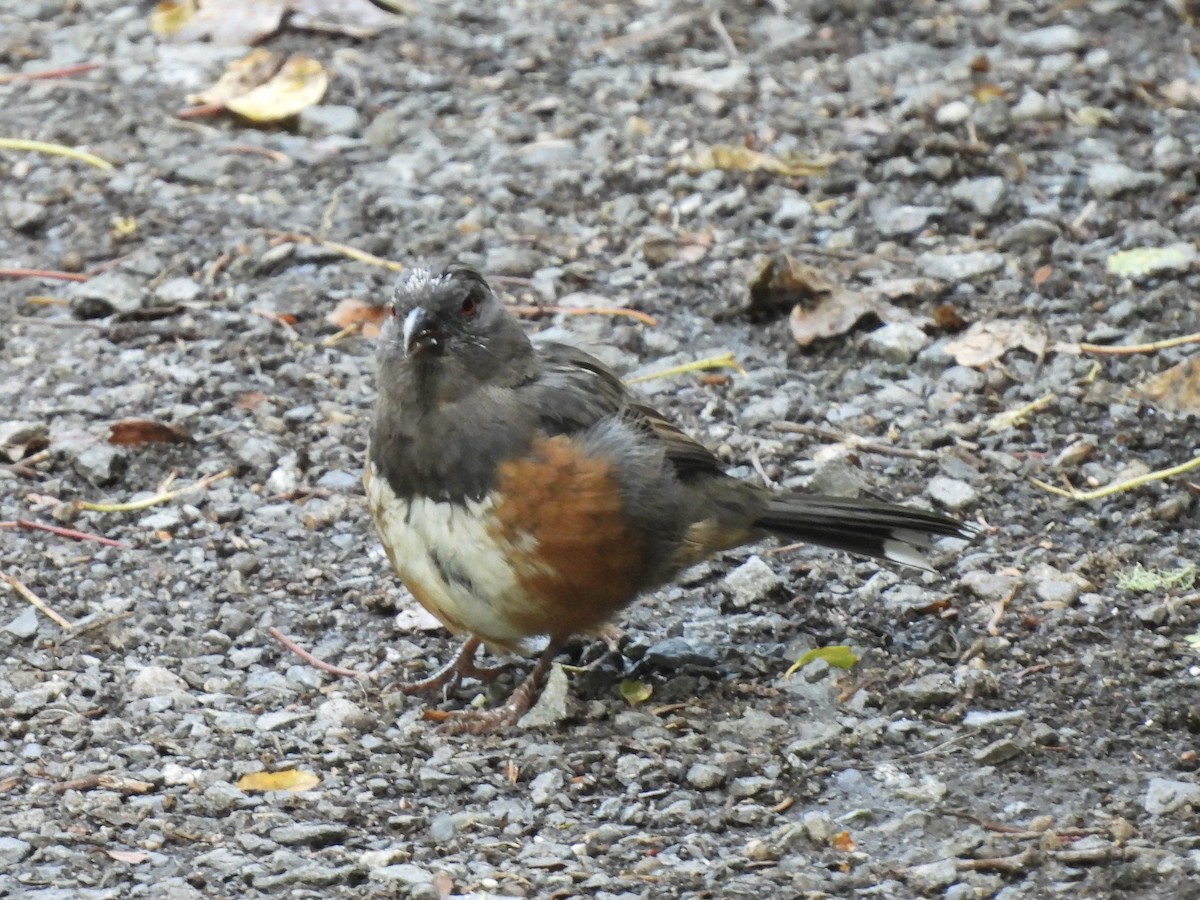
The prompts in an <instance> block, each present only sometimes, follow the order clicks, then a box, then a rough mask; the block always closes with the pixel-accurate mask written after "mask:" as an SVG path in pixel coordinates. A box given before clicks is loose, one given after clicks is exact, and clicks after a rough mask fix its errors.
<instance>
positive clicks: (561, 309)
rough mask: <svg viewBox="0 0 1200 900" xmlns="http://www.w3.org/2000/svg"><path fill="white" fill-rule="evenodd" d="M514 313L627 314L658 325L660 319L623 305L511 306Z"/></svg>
mask: <svg viewBox="0 0 1200 900" xmlns="http://www.w3.org/2000/svg"><path fill="white" fill-rule="evenodd" d="M509 309H510V310H512V313H513V315H516V316H521V317H523V318H527V319H531V318H536V317H538V316H540V315H545V314H554V313H563V314H564V315H568V316H627V317H628V318H630V319H637V320H638V321H639V322H641V323H642V324H643V325H657V324H658V319H656V318H654V316H652V315H650V314H648V313H644V312H642V311H641V310H637V309H625V308H624V307H621V306H611V307H609V306H541V305H538V306H519V305H518V306H510V307H509Z"/></svg>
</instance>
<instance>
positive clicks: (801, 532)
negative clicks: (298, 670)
mask: <svg viewBox="0 0 1200 900" xmlns="http://www.w3.org/2000/svg"><path fill="white" fill-rule="evenodd" d="M390 313H391V316H390V318H389V320H388V321H387V323H386V325H385V326H384V328H383V333H382V334H381V335H380V348H379V399H378V405H377V407H376V411H375V421H374V426H373V428H372V431H371V447H370V460H369V462H368V464H367V467H366V475H365V481H366V490H367V498H368V503H369V506H370V510H371V515H372V516H373V517H374V520H375V524H376V526H377V527H378V530H379V535H380V538H381V539H382V541H383V546H384V549H385V550H386V551H387V555H388V558H389V559H390V560H391V563H392V566H393V567H394V568H395V570H396V572H397V574H398V575H399V576H400V580H401V581H403V582H404V584H405V586H406V587H407V588H408V589H409V590H410V591H411V592H412V595H413V596H414V597H416V598H417V601H418V602H420V604H421V605H422V606H424V607H425V608H426V609H427V610H429V611H430V612H431V613H433V615H434V616H436V617H437V618H438V619H439V620H440V621H441V622H442V624H444V625H445V626H446V627H447V628H448V629H450V630H451V631H452V632H455V633H457V634H463V635H466V636H467V637H466V642H465V643H464V644H463V646H462V649H461V650H460V651H459V652H458V653H457V654H456V656H455V657H454V659H453V660H451V662H450V663H449V664H447V665H446V666H445V667H444V668H443V669H441V670H440V671H439V672H437V673H435V674H434V675H433V676H431V677H430V678H427V679H425V680H424V681H419V682H411V683H406V684H403V685H401V686H400V689H401V690H404V691H406V692H410V693H415V692H418V691H423V690H429V689H432V688H435V687H439V686H442V685H445V684H448V683H455V682H457V680H458V679H459V678H461V677H462V676H471V677H476V678H481V679H483V678H487V677H489V676H491V675H493V674H494V673H495V672H496V671H497V670H495V669H485V668H480V667H477V666H476V665H475V663H474V657H475V652H476V650H477V649H478V647H479V645H480V643H485V644H487V645H489V646H490V647H493V648H500V649H504V650H520V649H521V648H522V647H523V646H524V645H525V642H526V639H528V638H531V637H534V636H540V635H545V636H546V637H548V638H549V645H548V646H547V648H546V650H545V652H544V653H542V655H541V657H540V658H539V660H538V662H537V664H536V665H535V666H534V668H533V670H532V672H531V673H530V675H529V676H528V678H527V679H526V680H525V682H524V683H523V684H522V685H521V686H520V687H518V688H517V689H516V691H514V692H513V694H512V696H511V697H510V699H509V700H508V702H507V703H506V704H505V705H504V706H502V707H500V708H497V709H494V710H488V711H482V712H472V713H457V714H453V715H452V716H451V718H450V719H448V720H447V722H446V725H445V726H444V727H445V728H446V730H449V731H456V732H472V733H484V732H487V731H491V730H494V729H497V728H502V727H504V726H507V725H510V724H512V723H514V722H516V721H517V720H518V719H519V718H520V717H521V716H522V715H523V714H524V713H525V712H526V711H527V710H528V709H529V707H530V705H531V704H532V702H533V700H534V699H535V698H536V697H537V695H538V693H539V691H540V690H541V687H542V685H543V683H544V681H545V676H546V675H547V673H548V672H549V669H550V665H551V661H552V660H553V658H554V656H555V654H556V653H557V652H558V651H559V649H560V648H561V647H562V646H563V644H564V642H566V641H567V640H568V639H569V638H571V637H573V636H575V635H580V634H588V633H594V632H595V631H596V630H597V629H600V628H602V627H603V626H604V625H605V624H606V623H608V622H609V620H610V619H611V617H612V616H613V615H614V614H615V613H617V612H618V611H619V610H620V609H621V608H623V607H624V606H625V605H627V604H628V603H630V602H631V601H632V600H633V599H634V598H635V597H637V596H638V594H640V593H642V592H644V591H647V590H650V589H652V588H654V587H657V586H659V585H661V584H663V583H665V582H667V581H669V580H671V579H672V578H673V577H675V576H676V575H677V574H679V573H680V572H681V571H682V570H684V569H686V568H687V567H688V566H691V565H692V564H694V563H696V562H698V561H700V560H702V559H704V558H705V557H707V556H709V555H711V554H713V553H716V552H718V551H720V550H726V549H729V548H731V547H737V546H739V545H741V544H745V543H747V542H750V541H754V540H757V539H758V538H760V537H762V536H764V535H777V536H779V537H782V538H784V539H785V540H789V541H805V542H808V543H812V544H821V545H823V546H826V547H832V548H835V549H837V550H847V551H850V552H852V553H858V554H863V555H865V556H874V557H878V558H881V559H890V560H895V561H897V562H901V563H906V564H908V565H914V566H921V567H928V564H927V563H926V561H925V558H924V556H923V554H922V552H921V551H922V549H923V548H924V547H927V546H928V545H929V543H930V539H931V538H932V537H935V536H939V535H947V536H951V537H958V538H969V537H971V535H972V529H971V528H970V527H969V526H964V525H963V524H960V523H959V522H955V521H953V520H952V519H949V518H947V517H945V516H943V515H940V514H939V513H935V512H928V511H926V510H921V509H913V508H910V507H906V506H895V505H890V504H885V503H877V502H873V501H870V500H857V499H843V498H838V497H820V496H805V495H800V494H773V493H771V492H770V491H767V490H765V489H764V488H761V487H758V486H757V485H753V484H750V483H747V482H745V481H741V480H739V479H736V478H733V477H731V476H729V475H727V474H725V472H724V471H723V470H722V466H721V463H720V461H719V460H718V459H717V458H716V457H715V456H713V454H712V453H710V452H709V451H708V450H707V449H705V448H704V447H703V446H701V445H700V444H699V443H697V442H696V441H694V440H693V439H692V438H690V437H688V436H687V435H686V434H684V433H683V432H682V431H680V430H679V429H678V428H676V427H675V426H674V425H672V424H671V423H670V422H669V421H667V420H666V419H665V418H664V417H663V416H662V415H661V414H659V413H658V412H656V411H655V410H653V409H651V408H650V407H649V406H646V405H645V404H644V403H642V402H641V401H640V400H639V399H638V398H637V397H635V396H633V395H631V394H630V393H629V391H628V390H627V389H626V388H625V385H624V384H622V383H621V380H620V379H619V378H618V377H617V376H616V375H614V374H613V373H612V372H611V371H610V370H609V369H608V368H606V367H605V366H604V365H603V364H602V363H601V362H600V361H598V360H597V359H595V358H594V357H592V356H589V355H588V354H586V353H584V352H583V351H581V350H578V349H576V348H574V347H569V346H564V345H562V344H548V343H547V344H537V345H535V344H533V343H531V342H530V340H529V338H528V337H527V336H526V335H525V332H524V330H523V329H522V327H521V325H520V323H519V322H518V321H517V320H516V319H515V318H514V317H513V316H512V315H511V314H510V313H509V312H508V311H507V310H506V309H505V308H504V306H503V304H502V303H501V302H500V301H499V300H498V299H497V297H496V295H495V294H494V293H493V292H492V290H491V288H490V287H489V286H488V284H487V282H486V281H484V279H483V278H482V276H480V275H479V273H478V272H476V271H474V270H473V269H470V268H468V267H465V266H452V267H450V268H448V269H447V270H446V271H443V272H434V271H429V270H426V269H415V270H412V271H411V272H409V273H408V274H407V275H406V277H404V278H403V279H402V280H401V281H400V284H399V286H398V287H397V288H396V293H395V297H394V299H393V301H392V305H391V308H390Z"/></svg>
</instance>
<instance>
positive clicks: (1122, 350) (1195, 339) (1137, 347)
mask: <svg viewBox="0 0 1200 900" xmlns="http://www.w3.org/2000/svg"><path fill="white" fill-rule="evenodd" d="M1184 344H1200V332H1197V333H1195V334H1185V335H1183V336H1182V337H1173V338H1165V339H1164V340H1161V341H1151V342H1150V343H1148V344H1125V345H1123V346H1119V347H1112V346H1109V345H1108V344H1075V345H1074V346H1075V347H1077V348H1079V352H1080V353H1101V354H1104V355H1106V356H1133V355H1134V354H1135V353H1157V352H1158V351H1159V350H1170V349H1171V348H1172V347H1182V346H1183V345H1184ZM1071 346H1072V345H1070V344H1067V345H1059V347H1058V348H1056V349H1065V348H1066V347H1071Z"/></svg>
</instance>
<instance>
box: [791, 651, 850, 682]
mask: <svg viewBox="0 0 1200 900" xmlns="http://www.w3.org/2000/svg"><path fill="white" fill-rule="evenodd" d="M814 659H823V660H825V662H827V663H829V665H831V666H833V667H834V668H835V669H849V668H852V667H853V666H854V664H855V663H856V662H858V657H857V656H855V655H854V651H853V650H851V649H850V648H849V647H847V646H846V645H845V644H834V645H833V646H830V647H814V648H813V649H811V650H809V651H808V652H807V653H805V654H804V655H803V656H801V657H800V658H799V659H798V660H796V661H795V662H794V663H792V667H791V668H790V669H788V670H787V671H786V672H784V673H783V677H784V678H790V677H791V676H792V675H794V674H796V673H797V672H799V671H800V670H801V669H803V668H804V667H805V666H807V665H808V664H809V663H810V662H812V661H813V660H814Z"/></svg>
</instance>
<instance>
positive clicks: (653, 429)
mask: <svg viewBox="0 0 1200 900" xmlns="http://www.w3.org/2000/svg"><path fill="white" fill-rule="evenodd" d="M538 350H539V355H540V357H541V360H542V365H541V367H540V370H539V372H538V373H537V375H536V377H535V378H534V379H533V380H532V381H531V382H529V383H527V384H526V385H525V386H524V388H525V389H527V390H530V391H532V392H533V394H534V402H536V404H537V407H538V409H539V410H540V417H541V420H542V427H543V428H545V429H546V431H547V432H549V433H551V434H572V433H575V432H578V431H584V430H586V429H588V428H591V427H592V426H593V425H595V424H596V423H597V422H599V421H601V420H602V419H604V418H606V417H609V416H616V417H620V418H621V419H623V420H624V421H626V422H628V423H629V424H630V425H631V426H632V427H634V428H636V429H638V430H640V431H643V432H644V433H645V434H646V435H648V436H649V437H651V438H652V439H653V440H655V441H657V442H658V443H659V444H660V445H661V447H662V450H663V453H664V454H665V455H666V457H667V459H668V460H669V461H670V462H671V464H672V466H674V468H675V470H676V471H677V472H678V473H679V474H680V476H682V477H686V476H688V475H691V474H697V473H700V472H710V473H711V472H721V471H723V467H722V465H721V462H720V460H719V459H717V458H716V457H715V456H714V455H713V454H712V452H711V451H709V449H708V448H707V447H705V446H704V445H703V444H701V443H699V442H698V441H696V440H695V439H693V438H691V437H689V436H688V435H687V434H685V433H684V432H683V431H681V430H680V429H679V428H678V427H677V426H676V425H675V424H674V423H672V422H671V421H670V420H669V419H667V418H666V417H665V416H663V415H662V413H660V412H658V411H657V410H655V409H653V408H652V407H650V406H647V405H646V404H644V403H640V402H638V401H637V400H636V399H635V398H633V397H632V396H630V394H629V391H628V389H627V388H626V387H625V384H624V383H623V382H622V381H621V379H620V378H619V377H618V376H617V375H616V373H615V372H613V371H612V370H611V369H609V368H608V367H607V366H606V365H604V363H602V362H600V360H598V359H596V358H595V357H594V356H592V355H590V354H588V353H586V352H584V351H583V350H580V349H579V348H578V347H571V346H569V345H566V344H543V345H540V346H539V348H538Z"/></svg>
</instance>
